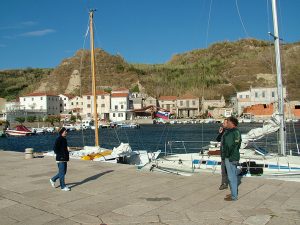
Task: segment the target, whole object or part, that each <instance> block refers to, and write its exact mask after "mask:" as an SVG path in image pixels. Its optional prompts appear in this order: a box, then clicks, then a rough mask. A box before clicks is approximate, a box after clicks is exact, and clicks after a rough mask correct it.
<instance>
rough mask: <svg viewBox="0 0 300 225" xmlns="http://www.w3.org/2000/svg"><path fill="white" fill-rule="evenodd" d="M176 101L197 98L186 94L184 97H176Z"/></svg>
mask: <svg viewBox="0 0 300 225" xmlns="http://www.w3.org/2000/svg"><path fill="white" fill-rule="evenodd" d="M178 99H198V98H197V97H195V96H194V95H189V94H186V95H183V96H180V97H178Z"/></svg>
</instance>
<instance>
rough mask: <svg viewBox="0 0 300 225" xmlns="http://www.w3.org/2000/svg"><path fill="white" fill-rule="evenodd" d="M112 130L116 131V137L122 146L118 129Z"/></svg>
mask: <svg viewBox="0 0 300 225" xmlns="http://www.w3.org/2000/svg"><path fill="white" fill-rule="evenodd" d="M112 129H114V131H115V134H116V137H117V139H118V141H119V144H121V141H120V138H119V135H118V133H117V131H116V129H117V128H115V127H114V128H112Z"/></svg>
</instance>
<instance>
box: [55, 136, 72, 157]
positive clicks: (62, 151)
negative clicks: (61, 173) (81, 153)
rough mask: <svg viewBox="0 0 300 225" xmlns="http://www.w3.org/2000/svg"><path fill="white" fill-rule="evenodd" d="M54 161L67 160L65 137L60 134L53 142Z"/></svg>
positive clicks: (67, 152)
mask: <svg viewBox="0 0 300 225" xmlns="http://www.w3.org/2000/svg"><path fill="white" fill-rule="evenodd" d="M54 152H55V154H56V161H69V151H68V143H67V139H66V138H65V137H63V136H61V135H59V137H58V138H57V139H56V141H55V144H54Z"/></svg>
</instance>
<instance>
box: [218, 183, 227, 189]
mask: <svg viewBox="0 0 300 225" xmlns="http://www.w3.org/2000/svg"><path fill="white" fill-rule="evenodd" d="M227 188H228V185H227V184H221V186H220V187H219V190H224V189H227Z"/></svg>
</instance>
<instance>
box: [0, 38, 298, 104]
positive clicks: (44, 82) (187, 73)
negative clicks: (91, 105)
mask: <svg viewBox="0 0 300 225" xmlns="http://www.w3.org/2000/svg"><path fill="white" fill-rule="evenodd" d="M95 52H96V76H97V89H104V88H107V87H121V86H122V87H127V88H133V87H134V86H136V85H137V84H139V86H140V88H141V87H143V88H144V89H145V92H146V93H148V94H150V95H152V96H160V95H183V94H186V93H189V94H193V95H196V96H199V97H202V96H204V97H205V98H219V97H220V96H221V95H224V96H225V97H229V96H230V95H232V94H234V93H235V92H236V91H243V90H246V89H248V88H249V87H250V86H253V87H269V86H275V85H276V82H275V81H276V75H275V73H276V69H275V63H274V60H275V59H274V46H273V44H271V43H268V42H265V41H259V40H254V39H244V40H240V41H237V42H222V43H216V44H213V45H211V46H210V47H209V48H207V49H198V50H193V51H190V52H186V53H182V54H178V55H174V56H173V57H172V58H171V60H170V61H169V62H167V63H165V64H159V65H158V64H157V65H144V64H129V63H127V62H126V61H125V60H124V59H123V58H122V57H121V56H118V55H117V56H114V55H109V54H108V53H106V52H105V51H103V50H101V49H96V51H95ZM281 53H282V66H283V68H282V71H283V77H284V84H285V85H287V89H288V94H289V99H290V100H294V99H299V97H300V81H299V80H300V64H299V62H300V43H293V44H285V45H282V46H281ZM48 72H50V70H49V71H48ZM43 74H47V73H43ZM0 79H3V75H1V73H0ZM10 79H13V77H10ZM16 79H20V77H16ZM35 79H36V84H32V85H27V86H26V84H25V86H26V88H25V89H23V90H22V85H24V83H23V82H25V81H24V80H22V81H21V80H20V81H18V82H15V83H14V84H13V83H11V84H10V83H6V85H2V86H1V90H2V88H3V87H7V88H8V89H9V90H14V92H13V91H9V96H12V95H13V94H15V95H18V94H23V93H25V92H30V91H32V90H36V91H43V92H45V91H47V92H52V93H53V92H56V93H69V94H75V95H77V94H80V93H86V92H91V85H90V84H91V75H90V53H89V51H87V50H79V51H78V52H77V53H76V54H75V55H74V56H73V57H71V58H68V59H64V60H63V61H62V62H61V64H60V65H59V66H58V67H57V68H55V69H54V70H53V71H51V73H50V74H49V75H47V76H44V75H42V74H40V75H39V76H37V77H36V78H35ZM25 80H26V79H25ZM39 80H40V82H38V81H39ZM26 81H27V80H26ZM16 83H18V85H16ZM28 83H34V82H32V81H31V82H28ZM1 84H2V83H1ZM14 86H15V87H14ZM5 93H8V92H7V91H6V92H4V94H2V96H5Z"/></svg>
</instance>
